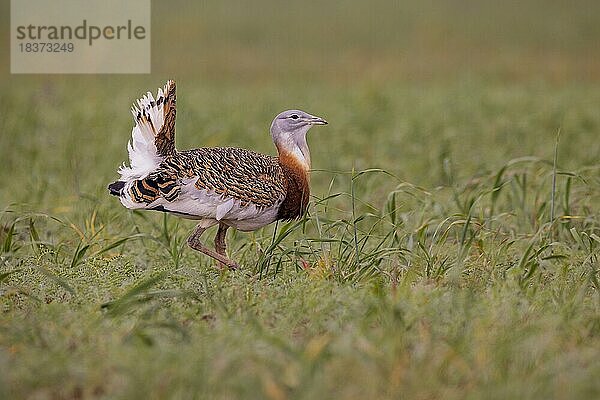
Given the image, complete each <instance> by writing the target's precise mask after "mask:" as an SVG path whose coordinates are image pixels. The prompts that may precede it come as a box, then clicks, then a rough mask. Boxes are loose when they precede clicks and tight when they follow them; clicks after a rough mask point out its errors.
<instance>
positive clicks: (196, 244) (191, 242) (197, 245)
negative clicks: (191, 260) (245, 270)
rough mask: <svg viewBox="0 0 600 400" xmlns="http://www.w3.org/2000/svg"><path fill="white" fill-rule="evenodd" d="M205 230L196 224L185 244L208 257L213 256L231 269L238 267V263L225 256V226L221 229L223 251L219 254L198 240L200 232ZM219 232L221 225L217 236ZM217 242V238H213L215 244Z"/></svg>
mask: <svg viewBox="0 0 600 400" xmlns="http://www.w3.org/2000/svg"><path fill="white" fill-rule="evenodd" d="M205 230H206V228H205V227H203V226H201V224H198V225H196V229H194V232H193V233H192V234H191V235H190V237H189V238H188V239H187V244H188V246H190V247H191V248H192V249H194V250H196V251H199V252H200V253H204V254H206V255H207V256H209V257H212V258H214V259H215V260H217V261H218V262H219V265H220V266H221V265H227V266H228V267H229V268H231V269H236V268H239V265H238V264H237V263H236V262H235V261H231V260H230V259H229V258H227V256H225V244H224V242H225V231H226V228H225V229H224V230H223V234H222V235H223V253H222V254H220V253H218V252H217V251H218V250H217V251H214V250H212V249H209V248H208V247H206V246H205V245H204V244H202V242H201V241H200V236H202V234H203V233H204V231H205ZM220 232H221V226H220V225H219V232H217V237H218V236H219V233H220ZM216 242H217V238H215V244H216Z"/></svg>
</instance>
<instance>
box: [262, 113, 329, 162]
mask: <svg viewBox="0 0 600 400" xmlns="http://www.w3.org/2000/svg"><path fill="white" fill-rule="evenodd" d="M314 125H327V121H325V120H324V119H323V118H321V117H317V116H314V115H311V114H309V113H307V112H304V111H302V110H287V111H283V112H281V113H279V114H278V115H277V116H276V117H275V119H274V120H273V122H272V123H271V137H272V138H273V143H275V146H276V147H277V150H278V151H279V153H280V154H281V153H282V152H286V153H291V154H293V155H295V156H296V157H297V158H298V159H299V160H300V161H301V162H303V163H304V164H305V165H306V167H307V168H310V152H309V150H308V143H307V142H306V133H307V132H308V130H309V129H310V128H311V127H312V126H314Z"/></svg>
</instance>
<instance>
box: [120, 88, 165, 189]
mask: <svg viewBox="0 0 600 400" xmlns="http://www.w3.org/2000/svg"><path fill="white" fill-rule="evenodd" d="M167 85H169V83H167ZM166 90H167V86H165V88H164V90H163V89H162V88H159V89H158V94H157V97H156V100H154V97H153V96H152V93H150V92H148V93H147V94H146V95H145V96H144V97H142V98H141V99H139V100H138V101H137V105H135V104H134V106H133V107H132V108H131V113H132V114H133V119H134V121H135V126H134V127H133V130H132V132H131V140H130V141H129V143H128V144H127V150H128V152H129V165H130V166H129V167H128V166H126V165H125V163H123V165H122V166H121V167H120V168H119V171H118V172H119V174H120V175H121V180H123V181H130V180H134V179H141V178H144V177H146V176H147V175H148V174H149V173H151V172H153V171H154V170H155V169H156V168H158V166H159V165H160V163H161V162H162V161H163V157H162V156H160V155H159V154H158V151H157V149H156V144H155V142H154V138H155V136H156V135H157V134H158V132H159V131H160V129H161V127H162V125H163V123H164V120H165V116H164V106H163V105H164V101H165V99H164V96H165V92H166Z"/></svg>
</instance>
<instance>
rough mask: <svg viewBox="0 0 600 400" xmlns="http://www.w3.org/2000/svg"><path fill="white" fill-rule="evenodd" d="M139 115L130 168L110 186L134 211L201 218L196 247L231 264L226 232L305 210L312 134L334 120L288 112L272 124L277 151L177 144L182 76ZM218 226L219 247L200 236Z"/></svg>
mask: <svg viewBox="0 0 600 400" xmlns="http://www.w3.org/2000/svg"><path fill="white" fill-rule="evenodd" d="M132 113H133V115H134V118H135V122H136V125H135V127H134V129H133V132H132V140H131V141H130V143H129V145H128V150H129V159H130V167H126V166H125V165H123V166H122V167H121V168H120V169H119V173H120V174H121V180H120V181H117V182H114V183H112V184H110V185H109V191H110V193H111V194H113V195H116V196H118V197H119V198H120V200H121V203H122V204H123V205H124V206H125V207H127V208H131V209H149V210H157V211H163V212H168V213H173V214H175V215H178V216H181V217H184V218H189V219H197V220H199V223H198V225H197V227H196V230H195V231H194V233H193V234H192V235H191V236H190V238H189V239H188V244H189V245H190V247H192V248H194V249H196V250H198V251H201V252H203V253H205V254H207V255H209V256H211V257H213V258H215V259H216V260H218V261H219V263H222V264H225V265H228V266H229V267H232V268H234V267H237V264H236V263H235V262H233V261H231V260H229V259H228V258H227V257H226V253H225V232H226V231H227V228H229V227H234V228H237V229H239V230H243V231H251V230H255V229H258V228H260V227H262V226H265V225H267V224H269V223H271V222H273V221H275V220H278V219H284V220H289V219H294V218H298V217H301V216H302V215H304V213H305V212H306V209H307V206H308V198H309V193H310V189H309V170H310V152H309V150H308V144H307V142H306V133H307V132H308V130H309V129H310V127H311V126H313V125H324V124H326V123H327V122H326V121H325V120H323V119H321V118H319V117H315V116H312V115H310V114H307V113H305V112H303V111H300V110H289V111H284V112H282V113H280V114H279V115H277V117H276V118H275V119H274V120H273V123H272V124H271V136H272V138H273V142H274V143H275V146H276V147H277V150H278V153H279V155H278V157H274V156H270V155H265V154H260V153H256V152H254V151H252V150H246V149H240V148H235V147H216V148H206V147H203V148H198V149H194V150H186V151H177V150H176V149H175V117H176V98H175V82H173V81H169V82H167V84H166V85H165V87H164V89H159V91H158V95H157V100H156V101H155V100H154V98H153V96H152V94H151V93H149V92H148V94H147V95H146V96H144V97H143V98H142V99H140V100H138V102H137V106H134V107H133V109H132ZM216 224H218V225H219V230H218V232H217V236H216V238H215V250H216V251H212V250H210V249H208V248H207V247H206V246H204V245H203V244H202V243H201V242H200V240H199V238H200V235H201V234H202V232H204V230H205V229H207V228H208V227H210V226H212V225H216Z"/></svg>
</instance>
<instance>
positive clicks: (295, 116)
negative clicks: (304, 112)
mask: <svg viewBox="0 0 600 400" xmlns="http://www.w3.org/2000/svg"><path fill="white" fill-rule="evenodd" d="M290 118H291V119H298V118H300V117H298V116H297V115H296V114H294V115H292V116H291V117H290Z"/></svg>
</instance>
